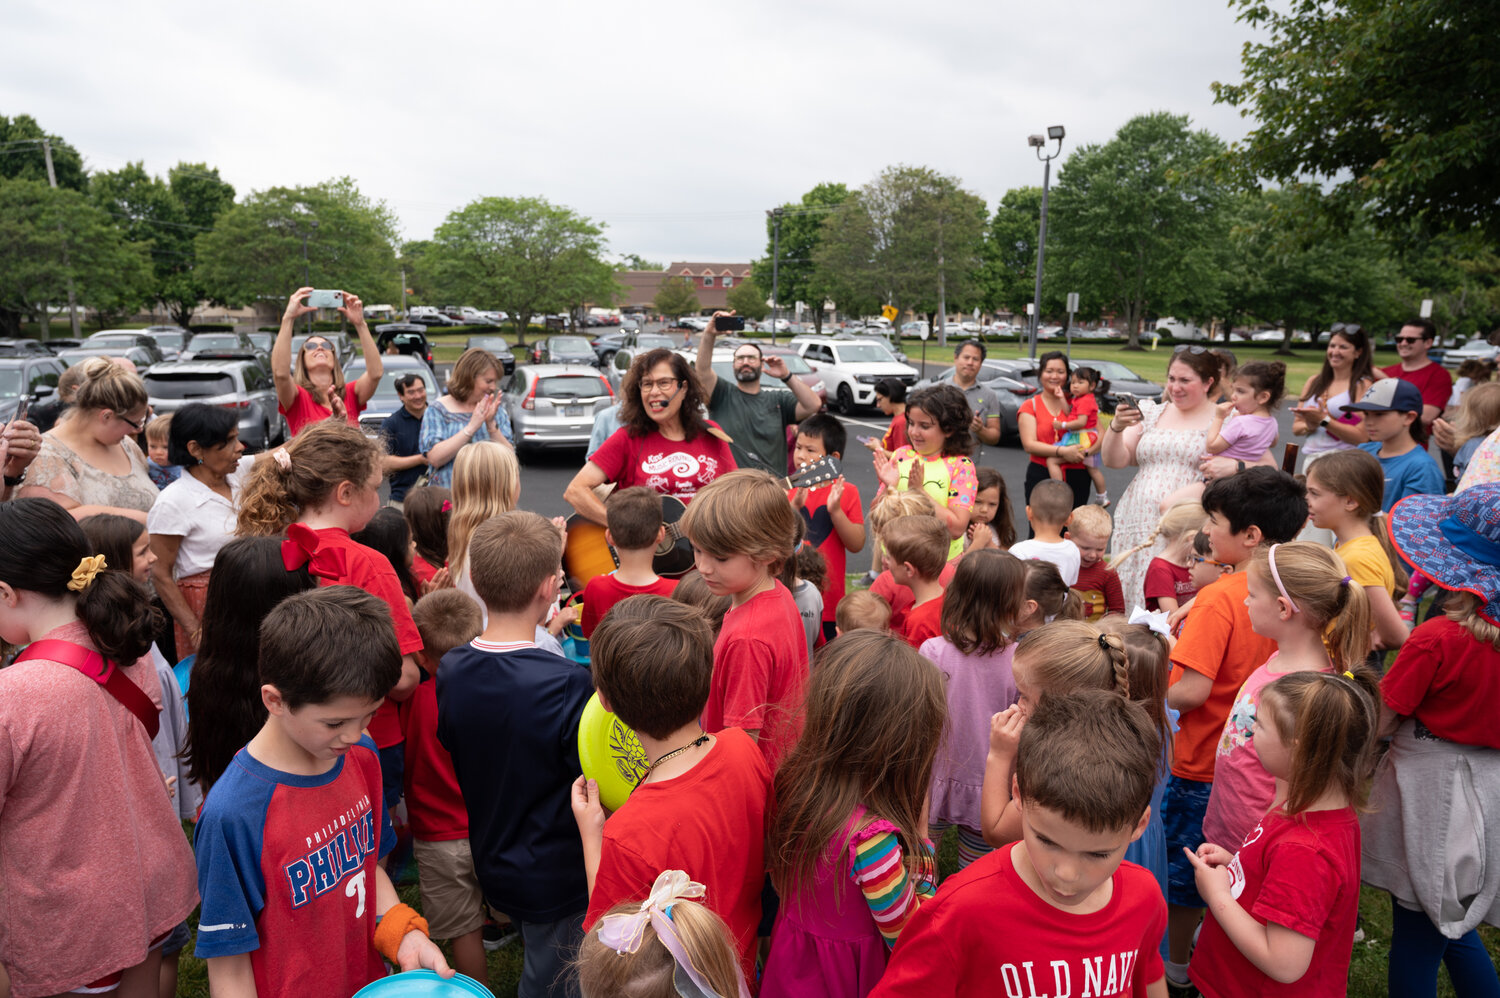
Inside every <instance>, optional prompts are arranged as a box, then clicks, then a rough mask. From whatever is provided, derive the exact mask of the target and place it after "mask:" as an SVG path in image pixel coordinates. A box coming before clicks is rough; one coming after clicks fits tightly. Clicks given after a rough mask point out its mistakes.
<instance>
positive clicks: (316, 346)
mask: <svg viewBox="0 0 1500 998" xmlns="http://www.w3.org/2000/svg"><path fill="white" fill-rule="evenodd" d="M302 349H304V350H308V351H312V350H322V351H324V352H326V353H332V352H333V344H332V343H329V342H328V341H327V340H308V341H307V342H306V343H304V344H302Z"/></svg>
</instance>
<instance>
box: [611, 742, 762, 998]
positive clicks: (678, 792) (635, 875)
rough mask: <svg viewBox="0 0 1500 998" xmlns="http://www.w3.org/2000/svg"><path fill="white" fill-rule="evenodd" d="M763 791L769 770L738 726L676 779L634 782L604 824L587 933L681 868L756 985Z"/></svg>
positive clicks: (748, 976) (639, 898)
mask: <svg viewBox="0 0 1500 998" xmlns="http://www.w3.org/2000/svg"><path fill="white" fill-rule="evenodd" d="M770 791H771V769H770V767H769V766H767V765H766V760H765V758H764V757H763V756H762V755H761V753H760V751H759V749H758V748H757V746H756V744H755V742H754V741H753V740H751V738H750V736H749V735H747V734H745V733H744V732H743V731H741V730H739V729H738V728H725V729H724V730H723V731H721V732H719V734H718V740H717V742H715V744H714V746H713V748H711V749H709V751H708V754H707V755H706V756H704V757H703V759H702V761H701V762H699V763H698V765H696V766H694V767H693V768H692V769H690V770H688V771H687V772H686V773H683V774H682V775H681V776H677V777H674V778H672V779H670V780H663V781H662V782H660V783H644V784H642V785H640V786H638V787H636V789H635V792H634V793H632V794H631V795H630V799H629V800H628V801H626V802H625V803H624V804H622V805H621V806H620V809H619V810H618V811H616V812H615V813H614V814H612V815H610V816H609V820H608V821H606V822H605V823H604V848H603V850H602V851H601V853H600V855H599V873H598V875H597V876H596V877H595V880H594V892H593V893H592V894H590V895H589V910H588V915H587V916H585V918H584V922H583V927H584V929H585V931H587V930H588V929H590V928H592V927H593V925H594V922H596V921H597V920H598V919H599V918H600V916H602V915H603V914H604V913H605V912H607V911H609V909H610V908H612V907H614V906H615V905H616V904H619V903H620V902H621V901H638V900H643V899H644V898H645V897H646V895H647V894H648V893H649V892H650V890H651V885H652V884H653V883H655V882H656V878H657V876H658V875H660V873H661V871H663V870H669V869H671V870H683V871H686V873H687V875H688V876H689V877H691V878H692V879H693V880H696V881H697V882H698V883H700V884H703V885H704V886H705V887H707V888H708V893H707V894H706V895H705V896H704V897H703V899H702V901H703V903H704V904H705V905H707V906H708V909H709V910H710V911H712V912H713V913H714V914H716V915H718V916H719V917H720V918H722V919H723V920H724V923H725V924H726V925H728V926H729V931H730V933H731V934H732V935H733V936H734V939H735V943H736V945H737V946H738V947H739V953H740V963H741V965H742V966H743V968H744V970H745V974H746V980H752V981H753V980H754V979H755V930H756V927H757V926H758V925H759V923H760V891H761V885H762V884H763V883H764V881H765V824H766V812H767V806H766V802H767V798H768V797H769V795H770Z"/></svg>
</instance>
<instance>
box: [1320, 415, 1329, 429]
mask: <svg viewBox="0 0 1500 998" xmlns="http://www.w3.org/2000/svg"><path fill="white" fill-rule="evenodd" d="M1329 422H1330V420H1329V418H1328V417H1327V416H1324V417H1323V418H1322V419H1320V420H1318V425H1319V426H1321V427H1322V428H1323V429H1325V430H1326V429H1328V424H1329Z"/></svg>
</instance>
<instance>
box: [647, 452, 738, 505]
mask: <svg viewBox="0 0 1500 998" xmlns="http://www.w3.org/2000/svg"><path fill="white" fill-rule="evenodd" d="M641 471H642V472H644V473H645V475H646V481H645V484H646V486H647V487H649V488H652V489H655V490H656V491H657V492H661V493H662V494H664V495H671V496H676V497H677V498H678V499H684V498H687V497H689V496H691V495H693V493H694V492H695V491H696V490H690V491H684V490H682V489H680V488H677V487H676V486H677V485H678V484H679V483H681V482H696V483H697V484H698V485H707V484H708V483H709V482H711V481H713V480H714V479H715V478H717V477H718V476H719V460H718V458H713V457H700V456H699V455H697V454H689V453H688V452H686V451H673V452H672V453H670V454H650V455H647V457H646V458H645V459H644V460H642V461H641ZM674 480H675V481H674Z"/></svg>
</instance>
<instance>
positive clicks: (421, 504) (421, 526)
mask: <svg viewBox="0 0 1500 998" xmlns="http://www.w3.org/2000/svg"><path fill="white" fill-rule="evenodd" d="M401 511H402V513H404V514H405V515H406V525H407V526H408V527H410V528H411V542H412V558H411V574H412V575H413V576H415V577H416V580H417V585H418V586H426V585H427V583H429V582H432V580H433V579H434V578H436V577H437V574H438V572H439V571H441V570H442V569H443V567H444V566H446V565H447V564H448V522H449V521H450V520H451V519H452V518H453V496H452V493H451V492H449V491H448V490H447V489H445V488H443V487H442V486H441V485H424V486H422V487H421V488H419V489H412V490H411V491H410V492H408V493H406V499H405V500H404V501H403V502H402V503H401ZM446 578H447V576H446V575H445V576H444V579H446ZM429 588H437V587H436V586H433V587H429Z"/></svg>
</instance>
